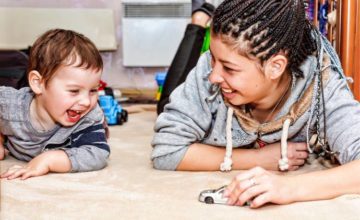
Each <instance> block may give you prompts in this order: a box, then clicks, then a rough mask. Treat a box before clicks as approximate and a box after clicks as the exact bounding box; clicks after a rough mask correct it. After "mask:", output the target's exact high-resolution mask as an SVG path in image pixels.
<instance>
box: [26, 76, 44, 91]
mask: <svg viewBox="0 0 360 220" xmlns="http://www.w3.org/2000/svg"><path fill="white" fill-rule="evenodd" d="M28 80H29V86H30V88H31V90H32V91H33V92H34V93H35V94H36V95H39V94H41V93H42V92H43V86H44V85H43V81H42V76H41V74H40V73H39V72H38V71H36V70H31V71H30V72H29V75H28Z"/></svg>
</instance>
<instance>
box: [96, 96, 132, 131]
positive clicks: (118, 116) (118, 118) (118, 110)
mask: <svg viewBox="0 0 360 220" xmlns="http://www.w3.org/2000/svg"><path fill="white" fill-rule="evenodd" d="M99 104H100V107H101V108H102V110H103V111H104V115H105V118H106V121H107V123H108V124H109V125H122V124H123V123H124V122H127V120H128V112H127V111H126V110H124V109H123V108H122V107H121V105H120V104H119V103H118V102H117V101H116V100H115V99H114V97H112V96H110V95H101V96H99Z"/></svg>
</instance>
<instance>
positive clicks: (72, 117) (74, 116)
mask: <svg viewBox="0 0 360 220" xmlns="http://www.w3.org/2000/svg"><path fill="white" fill-rule="evenodd" d="M67 114H68V116H69V121H70V122H77V121H79V120H80V117H81V112H80V111H75V110H67Z"/></svg>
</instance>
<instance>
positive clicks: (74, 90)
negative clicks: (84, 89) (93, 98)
mask: <svg viewBox="0 0 360 220" xmlns="http://www.w3.org/2000/svg"><path fill="white" fill-rule="evenodd" d="M69 92H70V93H73V94H77V93H79V90H77V89H73V90H69Z"/></svg>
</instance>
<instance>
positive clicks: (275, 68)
mask: <svg viewBox="0 0 360 220" xmlns="http://www.w3.org/2000/svg"><path fill="white" fill-rule="evenodd" d="M287 64H288V59H287V57H286V56H285V55H284V54H281V53H278V54H276V55H274V56H272V57H271V58H270V59H268V60H267V62H266V65H265V75H266V76H268V77H269V78H270V79H278V78H279V77H281V76H282V74H283V73H284V72H285V71H286V67H287Z"/></svg>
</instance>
